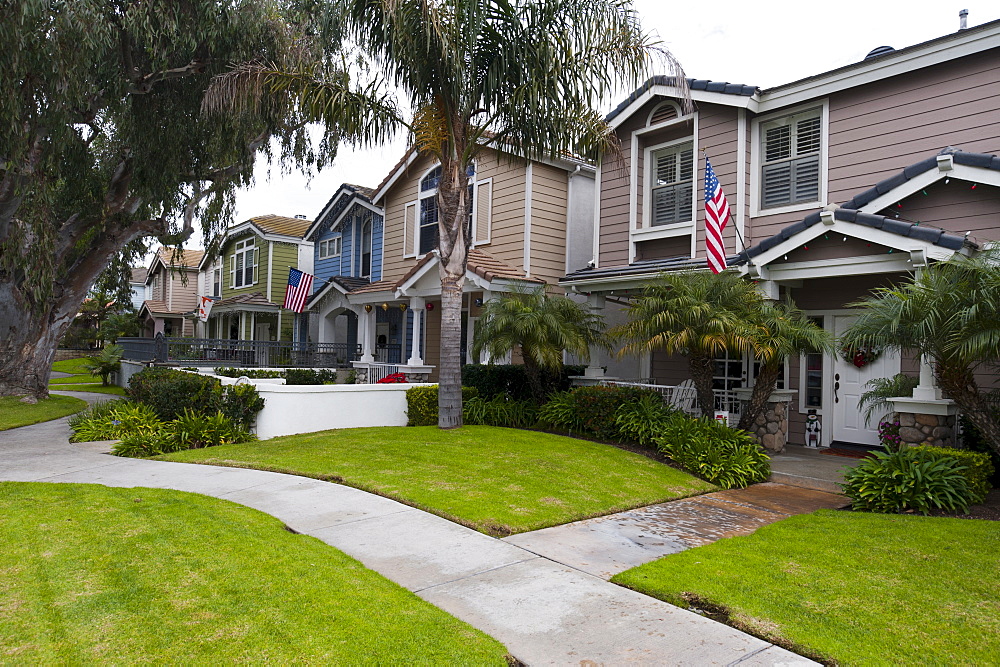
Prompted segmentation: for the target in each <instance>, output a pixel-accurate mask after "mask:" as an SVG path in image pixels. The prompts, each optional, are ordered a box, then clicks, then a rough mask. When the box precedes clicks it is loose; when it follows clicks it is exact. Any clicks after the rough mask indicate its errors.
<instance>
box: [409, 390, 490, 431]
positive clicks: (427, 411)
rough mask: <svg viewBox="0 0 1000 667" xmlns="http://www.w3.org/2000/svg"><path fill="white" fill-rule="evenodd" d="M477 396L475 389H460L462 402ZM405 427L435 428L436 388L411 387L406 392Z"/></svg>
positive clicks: (436, 410) (436, 412)
mask: <svg viewBox="0 0 1000 667" xmlns="http://www.w3.org/2000/svg"><path fill="white" fill-rule="evenodd" d="M477 395H478V390H477V389H476V388H475V387H462V402H463V403H464V402H465V401H468V400H469V399H471V398H473V397H475V396H477ZM406 419H407V421H406V425H407V426H437V423H438V386H437V385H436V384H435V385H431V386H428V387H413V388H412V389H407V390H406Z"/></svg>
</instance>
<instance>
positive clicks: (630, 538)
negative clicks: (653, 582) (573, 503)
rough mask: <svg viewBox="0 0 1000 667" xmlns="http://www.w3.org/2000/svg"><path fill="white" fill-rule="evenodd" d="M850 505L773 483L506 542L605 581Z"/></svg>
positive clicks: (840, 499) (830, 495) (823, 494)
mask: <svg viewBox="0 0 1000 667" xmlns="http://www.w3.org/2000/svg"><path fill="white" fill-rule="evenodd" d="M847 504H848V501H847V498H845V497H844V496H841V495H837V494H833V493H827V492H825V491H816V490H813V489H804V488H798V487H794V486H786V485H785V484H775V483H773V482H768V483H765V484H756V485H754V486H751V487H749V488H746V489H734V490H731V491H718V492H716V493H707V494H705V495H703V496H696V497H694V498H685V499H683V500H674V501H671V502H668V503H661V504H659V505H650V506H648V507H640V508H639V509H634V510H629V511H627V512H620V513H618V514H611V515H608V516H602V517H598V518H596V519H587V520H585V521H577V522H575V523H569V524H565V525H562V526H555V527H553V528H544V529H542V530H536V531H532V532H530V533H520V534H518V535H512V536H511V537H507V538H504V541H505V542H508V543H509V544H515V545H517V546H519V547H521V548H522V549H526V550H528V551H530V552H531V553H534V554H538V555H539V556H542V557H544V558H548V559H549V560H553V561H555V562H557V563H561V564H563V565H568V566H569V567H572V568H576V569H578V570H582V571H584V572H586V573H588V574H592V575H594V576H597V577H601V578H603V579H610V578H611V577H612V576H614V575H616V574H618V573H619V572H624V571H625V570H627V569H629V568H631V567H635V566H637V565H642V564H644V563H648V562H650V561H653V560H656V559H657V558H662V557H663V556H667V555H669V554H673V553H677V552H678V551H684V550H685V549H690V548H692V547H698V546H701V545H703V544H708V543H710V542H715V541H716V540H720V539H722V538H724V537H732V536H733V535H746V534H748V533H752V532H753V531H755V530H757V529H758V528H760V527H761V526H764V525H767V524H769V523H774V522H775V521H780V520H781V519H787V518H788V517H790V516H793V515H795V514H807V513H809V512H814V511H816V510H818V509H823V508H831V509H835V508H839V507H844V506H846V505H847Z"/></svg>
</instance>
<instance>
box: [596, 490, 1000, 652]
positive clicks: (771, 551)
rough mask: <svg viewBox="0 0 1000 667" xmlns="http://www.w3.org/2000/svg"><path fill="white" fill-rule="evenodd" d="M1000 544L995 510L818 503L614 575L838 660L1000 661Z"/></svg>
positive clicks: (668, 598)
mask: <svg viewBox="0 0 1000 667" xmlns="http://www.w3.org/2000/svg"><path fill="white" fill-rule="evenodd" d="M998 554H1000V522H996V521H981V520H969V519H943V518H934V517H923V516H911V515H905V516H903V515H887V514H862V513H853V512H838V511H833V510H821V511H819V512H816V513H815V514H807V515H802V516H796V517H792V518H790V519H786V520H784V521H779V522H778V523H775V524H771V525H769V526H765V527H763V528H760V529H758V530H757V532H755V533H753V534H752V535H747V536H744V537H733V538H730V539H724V540H720V541H718V542H715V543H714V544H709V545H707V546H703V547H698V548H696V549H691V550H689V551H685V552H682V553H679V554H675V555H673V556H667V557H666V558H662V559H660V560H658V561H655V562H653V563H649V564H647V565H642V566H640V567H637V568H633V569H631V570H628V571H626V572H623V573H621V574H619V575H617V576H615V577H614V578H613V579H612V581H614V582H616V583H619V584H623V585H625V586H628V587H629V588H633V589H635V590H638V591H641V592H643V593H647V594H649V595H652V596H654V597H657V598H660V599H663V600H666V601H668V602H673V603H675V604H681V605H683V604H685V599H688V600H699V601H701V602H702V604H705V603H708V604H709V605H717V606H721V607H723V608H725V609H728V610H729V612H730V613H731V615H732V618H731V620H732V622H733V623H734V625H736V626H737V627H741V628H743V629H748V630H750V631H751V632H753V633H755V634H758V635H761V636H765V637H767V638H769V639H773V640H777V641H778V642H779V643H782V644H783V645H785V646H789V647H792V648H795V649H796V650H798V651H799V652H801V653H803V654H805V655H810V656H812V657H819V658H823V659H826V660H833V661H836V662H837V663H841V664H857V665H868V664H997V662H998V657H1000V566H998V560H997V559H998ZM692 596H694V597H692ZM695 604H697V602H696V603H695Z"/></svg>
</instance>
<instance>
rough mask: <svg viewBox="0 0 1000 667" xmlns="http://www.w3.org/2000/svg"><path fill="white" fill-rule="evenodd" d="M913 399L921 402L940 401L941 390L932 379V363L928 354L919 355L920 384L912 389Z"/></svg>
mask: <svg viewBox="0 0 1000 667" xmlns="http://www.w3.org/2000/svg"><path fill="white" fill-rule="evenodd" d="M913 398H916V399H919V400H921V401H937V400H940V399H941V389H940V388H939V387H938V386H937V381H936V380H935V379H934V362H933V361H932V359H931V356H930V355H929V354H922V355H920V384H918V385H917V386H916V387H914V389H913Z"/></svg>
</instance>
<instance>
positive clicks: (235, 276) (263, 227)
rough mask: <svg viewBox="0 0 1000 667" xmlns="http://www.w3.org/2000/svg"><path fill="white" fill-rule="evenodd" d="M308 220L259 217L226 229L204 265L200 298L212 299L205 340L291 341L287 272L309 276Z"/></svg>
mask: <svg viewBox="0 0 1000 667" xmlns="http://www.w3.org/2000/svg"><path fill="white" fill-rule="evenodd" d="M310 223H311V221H310V220H307V219H305V218H287V217H285V216H281V215H262V216H258V217H256V218H250V219H249V220H247V221H245V222H242V223H240V224H238V225H236V226H235V227H231V228H229V229H228V230H227V231H226V233H225V235H224V236H223V237H222V239H220V241H219V242H220V243H221V251H220V252H219V253H218V254H215V256H214V258H213V259H210V258H209V257H210V256H211V255H213V253H207V254H206V259H205V261H203V262H202V266H201V267H200V268H201V283H202V286H203V288H202V293H203V294H206V295H209V296H213V297H215V299H216V301H215V303H214V304H213V306H212V310H211V313H210V315H209V319H208V322H207V323H206V324H205V326H204V335H205V337H206V338H226V339H231V340H257V341H290V340H292V335H293V326H294V321H295V313H294V312H292V311H290V310H286V309H285V308H283V307H282V304H283V303H284V301H285V288H286V286H287V284H288V270H289V269H290V268H294V269H300V270H302V271H305V272H306V273H312V272H313V266H312V264H313V244H312V242H308V241H304V240H303V239H302V237H303V236H305V234H306V232H307V231H308V230H309V225H310Z"/></svg>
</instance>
